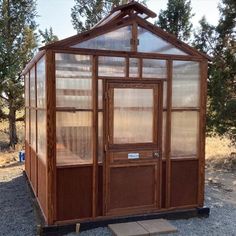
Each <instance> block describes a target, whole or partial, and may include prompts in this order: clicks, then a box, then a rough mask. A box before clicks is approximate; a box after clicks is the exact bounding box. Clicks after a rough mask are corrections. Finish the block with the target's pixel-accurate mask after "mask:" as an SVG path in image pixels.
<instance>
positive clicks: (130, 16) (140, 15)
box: [40, 2, 211, 60]
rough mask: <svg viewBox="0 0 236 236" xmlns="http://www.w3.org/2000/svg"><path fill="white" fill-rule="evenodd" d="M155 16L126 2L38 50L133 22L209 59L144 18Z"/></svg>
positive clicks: (66, 45)
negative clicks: (87, 27)
mask: <svg viewBox="0 0 236 236" xmlns="http://www.w3.org/2000/svg"><path fill="white" fill-rule="evenodd" d="M155 16H156V14H155V13H154V12H152V11H151V10H149V9H148V8H146V7H145V6H143V5H141V4H140V3H137V2H130V3H128V4H125V5H121V6H118V7H116V8H114V9H113V10H112V11H111V13H110V14H109V15H108V16H107V17H105V18H103V19H102V20H101V21H100V22H98V23H97V24H96V25H95V26H94V27H93V28H92V29H90V30H88V31H85V32H83V33H80V34H77V35H74V36H72V37H69V38H66V39H63V40H60V41H57V42H54V43H51V44H48V45H46V46H43V47H41V48H40V50H44V49H59V48H60V47H61V48H70V47H71V46H73V45H75V44H78V43H81V42H83V41H86V40H89V39H91V38H95V37H97V36H99V35H103V34H106V33H108V32H111V31H113V30H116V29H117V28H121V27H124V26H127V25H131V24H133V23H135V24H138V25H139V26H141V27H143V28H145V29H146V30H148V31H150V32H151V33H153V34H155V35H156V36H158V37H160V38H162V39H163V40H165V41H166V42H169V43H170V44H172V45H174V46H175V47H176V48H178V49H180V50H182V51H183V52H185V53H187V54H189V55H193V56H197V57H201V58H205V59H207V60H211V57H209V56H208V55H206V54H204V53H202V52H199V51H198V50H197V49H195V48H193V47H191V46H189V45H188V44H186V43H184V42H182V41H181V40H179V39H177V38H176V37H175V36H174V35H172V34H170V33H167V32H166V31H164V30H162V29H161V28H160V27H158V26H156V25H153V24H152V23H150V22H148V21H147V20H146V19H147V18H148V17H155Z"/></svg>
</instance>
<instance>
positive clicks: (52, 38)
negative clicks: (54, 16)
mask: <svg viewBox="0 0 236 236" xmlns="http://www.w3.org/2000/svg"><path fill="white" fill-rule="evenodd" d="M39 34H40V35H41V37H42V38H43V40H42V43H43V44H45V45H47V44H50V43H53V42H56V41H58V40H59V39H58V37H57V36H56V35H55V34H54V33H53V30H52V27H50V28H49V29H47V28H46V29H45V30H44V31H42V30H39Z"/></svg>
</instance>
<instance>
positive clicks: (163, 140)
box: [162, 111, 166, 158]
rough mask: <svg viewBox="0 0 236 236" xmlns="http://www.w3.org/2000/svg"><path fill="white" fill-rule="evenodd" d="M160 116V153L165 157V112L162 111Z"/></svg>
mask: <svg viewBox="0 0 236 236" xmlns="http://www.w3.org/2000/svg"><path fill="white" fill-rule="evenodd" d="M162 114H163V116H162V119H163V120H162V154H163V158H165V148H166V112H165V111H163V113H162Z"/></svg>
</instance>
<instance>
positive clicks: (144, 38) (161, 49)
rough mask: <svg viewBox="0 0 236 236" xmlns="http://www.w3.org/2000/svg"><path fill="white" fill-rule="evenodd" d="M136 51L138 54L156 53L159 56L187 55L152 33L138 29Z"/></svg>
mask: <svg viewBox="0 0 236 236" xmlns="http://www.w3.org/2000/svg"><path fill="white" fill-rule="evenodd" d="M138 39H139V45H138V51H139V52H156V53H160V54H176V55H187V54H186V53H185V52H183V51H181V50H180V49H178V48H176V47H175V46H174V45H172V44H170V43H169V42H167V41H165V40H164V39H162V38H160V37H158V36H157V35H155V34H153V33H152V32H150V31H148V30H146V29H144V28H142V27H138Z"/></svg>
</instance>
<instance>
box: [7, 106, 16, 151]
mask: <svg viewBox="0 0 236 236" xmlns="http://www.w3.org/2000/svg"><path fill="white" fill-rule="evenodd" d="M8 121H9V141H10V142H9V145H10V147H11V148H13V149H15V145H16V144H17V142H18V137H17V133H16V109H15V108H14V107H13V106H9V117H8Z"/></svg>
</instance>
